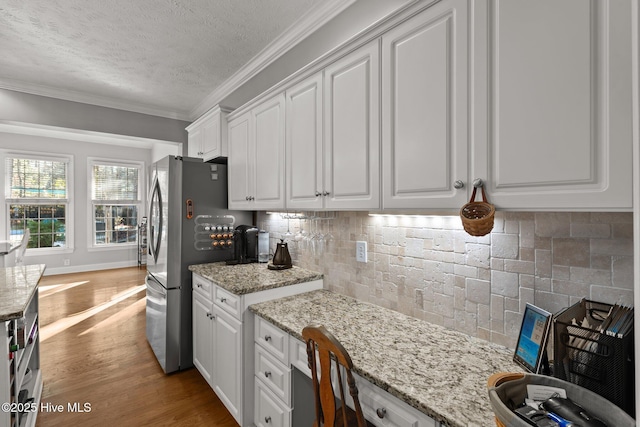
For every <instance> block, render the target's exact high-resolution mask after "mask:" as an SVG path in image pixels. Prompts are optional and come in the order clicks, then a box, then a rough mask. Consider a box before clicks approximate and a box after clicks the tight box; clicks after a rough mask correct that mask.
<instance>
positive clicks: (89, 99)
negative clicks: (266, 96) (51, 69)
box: [0, 79, 191, 121]
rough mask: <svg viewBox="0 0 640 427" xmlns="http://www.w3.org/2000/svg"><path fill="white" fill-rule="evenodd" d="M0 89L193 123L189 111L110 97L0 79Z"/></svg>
mask: <svg viewBox="0 0 640 427" xmlns="http://www.w3.org/2000/svg"><path fill="white" fill-rule="evenodd" d="M0 89H7V90H13V91H16V92H24V93H29V94H31V95H38V96H46V97H48V98H56V99H62V100H65V101H72V102H80V103H83V104H90V105H96V106H99V107H106V108H114V109H117V110H125V111H131V112H133V113H141V114H147V115H150V116H159V117H165V118H168V119H175V120H183V121H191V119H190V115H189V112H188V111H170V110H166V109H162V108H158V107H154V106H151V105H146V104H141V103H135V102H127V101H123V100H119V99H115V98H111V97H108V96H101V95H95V94H88V93H83V92H78V91H74V90H69V89H60V88H53V87H50V86H45V85H39V84H37V83H27V82H23V81H19V80H14V79H0Z"/></svg>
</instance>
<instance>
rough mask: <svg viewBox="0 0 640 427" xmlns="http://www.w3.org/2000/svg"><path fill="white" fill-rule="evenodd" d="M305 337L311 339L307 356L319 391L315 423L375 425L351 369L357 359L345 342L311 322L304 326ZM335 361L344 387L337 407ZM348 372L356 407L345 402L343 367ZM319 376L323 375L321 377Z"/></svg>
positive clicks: (336, 426)
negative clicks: (362, 403)
mask: <svg viewBox="0 0 640 427" xmlns="http://www.w3.org/2000/svg"><path fill="white" fill-rule="evenodd" d="M302 337H303V338H304V340H305V341H306V343H307V356H308V359H309V368H310V369H311V377H312V379H313V390H314V395H315V406H316V420H315V422H314V423H313V427H347V426H348V427H368V426H371V427H373V424H370V423H369V422H368V421H366V420H365V419H364V415H363V414H362V407H361V406H360V401H359V400H358V388H357V387H356V383H355V380H354V379H353V374H352V373H351V369H352V368H353V363H352V362H351V357H349V354H348V353H347V350H345V349H344V347H343V346H342V344H340V342H339V341H338V340H337V339H336V338H335V337H334V336H333V335H332V334H331V332H329V331H328V330H327V329H326V328H325V327H324V326H322V325H309V326H307V327H306V328H304V329H303V330H302ZM316 349H317V350H318V356H319V357H318V359H319V363H320V366H319V368H320V369H319V370H318V359H316ZM332 361H335V362H336V365H335V366H336V373H337V379H338V381H337V384H336V387H337V388H338V389H339V390H340V396H337V397H339V398H340V402H342V404H341V405H340V407H337V402H336V395H335V392H334V388H333V385H332V383H331V365H332ZM341 366H342V367H343V368H344V372H346V376H347V384H348V386H349V394H350V395H351V397H352V398H353V406H354V407H355V411H354V410H353V409H351V408H349V407H348V406H347V405H345V404H344V402H345V394H344V388H343V384H344V382H343V381H342V372H341V371H342V369H340V367H341ZM318 377H319V378H318Z"/></svg>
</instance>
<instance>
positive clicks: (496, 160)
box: [472, 0, 632, 210]
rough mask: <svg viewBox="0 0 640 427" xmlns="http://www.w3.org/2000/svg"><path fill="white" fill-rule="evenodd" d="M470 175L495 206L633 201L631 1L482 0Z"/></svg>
mask: <svg viewBox="0 0 640 427" xmlns="http://www.w3.org/2000/svg"><path fill="white" fill-rule="evenodd" d="M475 7H476V8H475V16H474V19H473V22H474V27H475V34H474V41H475V49H476V52H475V54H474V55H473V60H474V66H473V69H474V75H473V84H474V95H475V96H474V104H473V106H472V108H473V111H474V115H475V120H474V123H475V126H474V129H473V136H474V141H473V146H474V156H473V178H482V179H483V180H484V181H485V182H486V185H487V192H488V195H489V199H490V201H491V202H492V203H494V204H496V207H497V208H513V209H546V210H553V209H564V210H567V209H596V210H598V209H601V210H611V209H613V210H628V209H631V207H632V199H631V183H632V153H631V149H632V148H631V147H632V145H631V28H630V25H631V20H630V19H629V15H630V13H631V8H630V2H628V1H612V2H604V1H603V2H600V1H584V0H563V1H560V2H559V1H556V0H536V1H524V0H509V1H500V2H498V1H486V0H485V1H479V2H476V4H475Z"/></svg>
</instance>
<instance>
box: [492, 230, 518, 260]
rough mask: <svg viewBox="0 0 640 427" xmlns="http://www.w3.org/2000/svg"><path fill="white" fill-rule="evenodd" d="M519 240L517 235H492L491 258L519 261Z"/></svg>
mask: <svg viewBox="0 0 640 427" xmlns="http://www.w3.org/2000/svg"><path fill="white" fill-rule="evenodd" d="M518 245H519V239H518V236H517V235H516V234H492V236H491V256H492V257H496V258H508V259H518V253H519V246H518Z"/></svg>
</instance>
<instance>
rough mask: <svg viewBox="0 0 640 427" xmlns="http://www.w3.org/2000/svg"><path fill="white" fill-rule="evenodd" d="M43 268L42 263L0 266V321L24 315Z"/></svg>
mask: <svg viewBox="0 0 640 427" xmlns="http://www.w3.org/2000/svg"><path fill="white" fill-rule="evenodd" d="M44 269H45V265H44V264H38V265H24V266H17V267H10V268H0V321H3V322H4V321H7V320H14V319H18V318H20V317H23V316H24V310H25V309H26V308H27V305H29V302H30V301H31V298H33V295H34V294H35V292H36V289H38V282H39V281H40V278H41V277H42V274H43V273H44Z"/></svg>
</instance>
